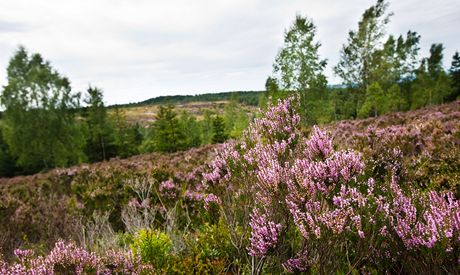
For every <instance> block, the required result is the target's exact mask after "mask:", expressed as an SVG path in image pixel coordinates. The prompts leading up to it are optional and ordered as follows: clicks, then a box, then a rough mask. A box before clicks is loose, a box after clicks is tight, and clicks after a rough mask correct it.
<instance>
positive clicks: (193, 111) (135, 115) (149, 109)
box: [109, 100, 258, 126]
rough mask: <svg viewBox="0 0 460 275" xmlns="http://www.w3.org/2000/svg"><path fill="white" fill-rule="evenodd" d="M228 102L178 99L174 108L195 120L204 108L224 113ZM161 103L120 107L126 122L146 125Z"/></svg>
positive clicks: (245, 107)
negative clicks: (186, 113)
mask: <svg viewBox="0 0 460 275" xmlns="http://www.w3.org/2000/svg"><path fill="white" fill-rule="evenodd" d="M228 103H229V101H228V100H219V101H212V100H210V101H207V100H203V101H183V102H182V101H178V102H176V103H174V109H175V111H176V112H177V113H179V114H180V113H181V112H183V111H186V112H188V113H189V114H190V115H193V116H194V117H196V118H197V120H201V119H202V118H203V114H204V112H205V111H206V110H207V111H211V112H213V113H215V114H219V115H222V114H223V113H224V109H225V106H226V105H227V104H228ZM161 104H163V103H159V101H158V102H155V101H154V102H152V103H145V104H139V105H122V107H120V109H121V110H122V111H123V112H124V113H125V115H126V120H127V122H128V123H130V124H134V123H139V124H140V125H143V126H147V125H149V124H150V123H152V122H153V121H155V115H156V113H157V112H158V110H159V108H160V107H159V106H160V105H161ZM239 108H240V109H241V110H244V111H245V112H247V113H255V112H256V111H257V109H258V108H257V107H256V106H252V105H245V104H241V105H239ZM111 112H113V108H111V107H109V113H111Z"/></svg>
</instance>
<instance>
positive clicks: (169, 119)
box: [152, 104, 185, 152]
mask: <svg viewBox="0 0 460 275" xmlns="http://www.w3.org/2000/svg"><path fill="white" fill-rule="evenodd" d="M152 128H153V129H152V130H153V144H154V148H155V151H159V152H175V151H178V150H182V149H183V148H184V138H185V137H184V134H183V132H182V131H181V128H180V125H179V120H178V119H177V114H176V112H175V111H174V106H173V105H171V104H168V105H166V106H163V105H162V106H160V110H159V111H158V114H157V115H156V116H155V122H154V123H153V125H152Z"/></svg>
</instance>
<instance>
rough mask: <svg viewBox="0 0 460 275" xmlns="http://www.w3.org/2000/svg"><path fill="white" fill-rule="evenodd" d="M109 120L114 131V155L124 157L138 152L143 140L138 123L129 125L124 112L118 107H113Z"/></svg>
mask: <svg viewBox="0 0 460 275" xmlns="http://www.w3.org/2000/svg"><path fill="white" fill-rule="evenodd" d="M111 120H112V124H113V125H114V131H115V132H114V134H115V140H114V145H115V146H116V150H117V153H116V155H117V156H120V157H122V158H125V157H129V156H132V155H135V154H138V153H139V146H140V145H141V143H142V140H143V136H142V133H141V129H140V126H139V124H137V123H136V124H135V125H133V126H131V125H129V124H128V122H127V121H126V115H125V113H124V112H123V110H121V109H119V108H115V110H114V112H113V115H112V117H111Z"/></svg>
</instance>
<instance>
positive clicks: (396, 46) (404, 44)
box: [369, 31, 420, 89]
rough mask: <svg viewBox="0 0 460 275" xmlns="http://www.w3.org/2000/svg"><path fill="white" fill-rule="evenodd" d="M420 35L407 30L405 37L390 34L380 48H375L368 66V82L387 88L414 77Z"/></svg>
mask: <svg viewBox="0 0 460 275" xmlns="http://www.w3.org/2000/svg"><path fill="white" fill-rule="evenodd" d="M419 41H420V35H418V34H417V33H416V32H412V31H408V32H407V34H406V38H404V37H403V36H402V35H400V36H399V37H398V38H397V39H395V38H394V37H393V35H390V36H389V37H388V39H387V41H386V42H385V43H384V44H383V47H382V48H379V49H377V50H376V51H375V52H374V54H373V55H372V58H371V66H370V68H369V81H370V83H375V82H377V83H379V84H380V86H381V87H382V88H383V89H388V88H389V87H391V86H392V85H393V84H394V83H398V82H401V81H410V80H411V79H413V78H414V73H415V69H416V67H417V65H418V62H419V61H418V52H419V50H420V47H419V45H418V44H419Z"/></svg>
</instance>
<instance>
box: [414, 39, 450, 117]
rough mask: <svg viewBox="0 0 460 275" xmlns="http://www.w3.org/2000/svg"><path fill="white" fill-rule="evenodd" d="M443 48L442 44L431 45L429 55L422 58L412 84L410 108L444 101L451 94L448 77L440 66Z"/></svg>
mask: <svg viewBox="0 0 460 275" xmlns="http://www.w3.org/2000/svg"><path fill="white" fill-rule="evenodd" d="M443 49H444V47H443V46H442V44H433V45H431V48H430V56H429V57H428V58H424V59H423V60H422V64H421V66H420V68H419V69H418V71H417V78H416V80H415V81H414V83H413V85H412V89H413V92H412V103H411V108H412V109H417V108H420V107H424V106H427V105H432V104H440V103H444V101H445V99H446V98H448V97H449V95H450V94H451V89H452V87H451V84H450V78H449V76H448V75H447V73H446V72H445V71H444V69H443V67H442V59H443V53H442V51H443Z"/></svg>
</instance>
